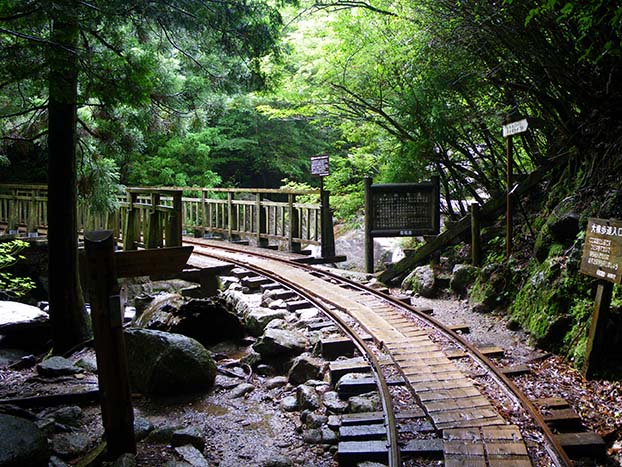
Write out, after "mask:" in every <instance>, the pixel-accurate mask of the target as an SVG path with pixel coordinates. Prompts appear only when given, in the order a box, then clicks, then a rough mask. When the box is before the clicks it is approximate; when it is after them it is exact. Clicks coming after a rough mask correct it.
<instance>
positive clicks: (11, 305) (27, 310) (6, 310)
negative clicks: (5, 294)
mask: <svg viewBox="0 0 622 467" xmlns="http://www.w3.org/2000/svg"><path fill="white" fill-rule="evenodd" d="M49 319H50V317H49V316H48V314H47V313H45V312H44V311H41V310H40V309H39V308H37V307H36V306H32V305H26V304H24V303H19V302H11V301H0V334H10V333H11V332H14V331H21V330H24V329H28V328H36V327H41V326H47V325H48V323H49Z"/></svg>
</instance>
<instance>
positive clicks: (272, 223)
mask: <svg viewBox="0 0 622 467" xmlns="http://www.w3.org/2000/svg"><path fill="white" fill-rule="evenodd" d="M320 198H322V199H320ZM117 201H118V206H119V209H118V210H116V211H113V212H111V213H106V214H93V213H91V212H90V211H89V210H88V209H86V208H85V207H84V206H81V205H80V206H79V207H78V230H79V231H80V232H83V231H85V230H95V229H111V230H113V231H114V235H115V237H116V238H117V239H118V240H120V241H123V245H124V249H126V250H131V249H136V248H138V247H139V246H140V247H145V248H157V247H161V246H178V245H180V244H181V238H182V235H193V236H200V237H223V238H226V239H229V240H239V239H249V240H252V241H253V242H254V243H255V244H256V245H258V246H268V244H269V243H270V242H279V243H281V244H282V245H283V246H285V247H286V248H287V249H288V250H289V251H292V252H298V251H300V250H301V248H302V246H303V245H321V248H322V256H334V254H335V250H334V239H333V236H332V215H331V211H330V208H329V195H328V193H327V192H323V193H320V191H319V190H276V189H228V188H195V187H191V188H188V187H175V188H162V187H150V188H134V187H132V188H127V189H126V190H125V192H124V193H120V194H119V197H118V200H117ZM0 224H2V225H3V226H4V227H5V230H6V231H8V233H21V234H28V235H36V233H37V232H40V233H46V231H47V186H45V185H7V184H4V185H3V184H0Z"/></svg>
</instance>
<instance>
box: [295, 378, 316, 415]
mask: <svg viewBox="0 0 622 467" xmlns="http://www.w3.org/2000/svg"><path fill="white" fill-rule="evenodd" d="M296 398H297V400H298V406H299V407H300V409H311V410H315V409H317V408H319V407H320V395H319V394H318V393H317V391H316V390H315V388H312V387H311V386H307V385H306V384H301V385H300V386H298V387H297V388H296Z"/></svg>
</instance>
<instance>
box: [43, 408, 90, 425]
mask: <svg viewBox="0 0 622 467" xmlns="http://www.w3.org/2000/svg"><path fill="white" fill-rule="evenodd" d="M50 416H51V417H52V418H54V420H56V421H57V422H58V423H62V424H63V425H69V426H72V427H79V426H80V425H81V423H80V418H81V417H82V409H81V408H80V407H78V406H75V405H73V406H69V407H62V408H60V409H58V410H56V411H54V412H52V413H50Z"/></svg>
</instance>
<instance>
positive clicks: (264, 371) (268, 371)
mask: <svg viewBox="0 0 622 467" xmlns="http://www.w3.org/2000/svg"><path fill="white" fill-rule="evenodd" d="M255 372H256V373H257V374H258V375H260V376H274V375H275V374H276V370H275V369H274V367H273V366H272V365H268V364H267V363H260V364H259V365H257V368H255Z"/></svg>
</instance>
